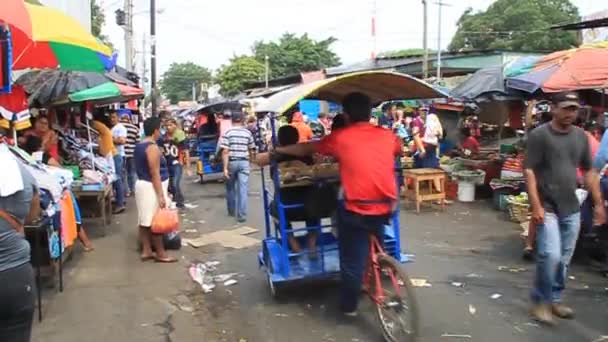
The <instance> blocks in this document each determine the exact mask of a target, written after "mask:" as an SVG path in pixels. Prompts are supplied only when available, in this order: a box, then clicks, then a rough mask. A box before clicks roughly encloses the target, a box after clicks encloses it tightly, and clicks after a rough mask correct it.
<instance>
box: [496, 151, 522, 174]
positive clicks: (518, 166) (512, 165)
mask: <svg viewBox="0 0 608 342" xmlns="http://www.w3.org/2000/svg"><path fill="white" fill-rule="evenodd" d="M523 165H524V161H523V156H522V155H519V156H517V157H515V158H507V159H505V161H504V163H503V165H502V169H501V171H500V178H501V179H521V178H523V177H524V170H523V169H524V167H523Z"/></svg>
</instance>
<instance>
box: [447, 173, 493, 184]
mask: <svg viewBox="0 0 608 342" xmlns="http://www.w3.org/2000/svg"><path fill="white" fill-rule="evenodd" d="M452 175H453V176H454V177H455V178H456V179H458V181H462V182H469V183H474V184H475V185H483V183H484V180H485V179H486V172H485V171H484V170H461V171H455V172H453V173H452Z"/></svg>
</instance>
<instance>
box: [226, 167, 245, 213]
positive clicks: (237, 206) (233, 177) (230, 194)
mask: <svg viewBox="0 0 608 342" xmlns="http://www.w3.org/2000/svg"><path fill="white" fill-rule="evenodd" d="M249 172H250V166H249V160H235V161H230V162H228V174H229V176H230V178H229V179H228V180H227V181H226V206H227V208H228V215H230V216H236V218H237V219H238V220H239V221H244V220H245V219H246V218H247V196H248V190H249Z"/></svg>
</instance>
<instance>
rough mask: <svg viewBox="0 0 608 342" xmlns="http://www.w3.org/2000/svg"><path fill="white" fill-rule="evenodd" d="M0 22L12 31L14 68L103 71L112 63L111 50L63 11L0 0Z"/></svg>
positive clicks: (113, 60)
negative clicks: (0, 1) (0, 0)
mask: <svg viewBox="0 0 608 342" xmlns="http://www.w3.org/2000/svg"><path fill="white" fill-rule="evenodd" d="M0 23H2V24H5V25H8V26H9V28H10V30H11V34H12V51H13V65H12V69H13V70H22V69H30V68H38V69H43V68H60V69H64V70H77V71H98V72H101V71H104V70H108V69H110V68H111V67H112V66H113V64H114V63H115V56H113V55H112V50H111V49H110V48H109V47H107V46H106V45H104V44H102V43H100V42H99V41H98V39H97V38H95V37H94V36H93V35H92V34H91V33H89V32H88V31H87V30H86V29H85V28H84V27H83V26H82V25H80V23H79V22H78V21H76V20H75V19H74V18H72V17H70V16H68V15H66V14H64V13H63V12H61V11H59V10H56V9H53V8H49V7H44V6H38V5H31V4H26V3H24V2H23V0H2V5H1V6H0Z"/></svg>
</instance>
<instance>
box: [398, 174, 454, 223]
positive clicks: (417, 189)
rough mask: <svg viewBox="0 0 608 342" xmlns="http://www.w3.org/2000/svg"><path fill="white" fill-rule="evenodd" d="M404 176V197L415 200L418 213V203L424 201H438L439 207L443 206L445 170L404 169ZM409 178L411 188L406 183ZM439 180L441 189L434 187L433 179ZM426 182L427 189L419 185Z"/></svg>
mask: <svg viewBox="0 0 608 342" xmlns="http://www.w3.org/2000/svg"><path fill="white" fill-rule="evenodd" d="M403 176H404V177H405V185H406V186H405V198H407V199H411V200H413V201H415V202H416V212H417V213H420V204H421V203H422V202H424V201H440V202H441V209H443V208H444V207H445V172H444V171H443V170H440V169H410V170H404V171H403ZM409 180H411V181H412V187H413V188H412V189H410V187H409V186H408V185H407V184H408V183H409V182H408V181H409ZM437 180H438V181H439V182H440V184H441V191H437V190H435V189H434V186H433V183H434V181H437ZM424 182H427V183H428V190H425V189H423V188H422V187H421V184H422V183H424Z"/></svg>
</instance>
